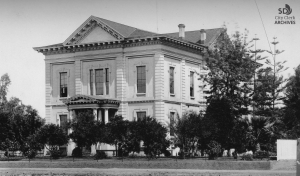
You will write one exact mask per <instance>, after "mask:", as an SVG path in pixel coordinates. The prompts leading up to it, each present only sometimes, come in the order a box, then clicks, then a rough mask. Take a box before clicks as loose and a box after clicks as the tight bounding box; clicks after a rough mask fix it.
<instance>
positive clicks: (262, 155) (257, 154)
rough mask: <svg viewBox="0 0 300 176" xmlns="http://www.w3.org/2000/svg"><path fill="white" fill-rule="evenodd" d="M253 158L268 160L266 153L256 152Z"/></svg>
mask: <svg viewBox="0 0 300 176" xmlns="http://www.w3.org/2000/svg"><path fill="white" fill-rule="evenodd" d="M253 158H259V159H263V158H269V153H268V152H267V151H256V152H255V154H254V155H253Z"/></svg>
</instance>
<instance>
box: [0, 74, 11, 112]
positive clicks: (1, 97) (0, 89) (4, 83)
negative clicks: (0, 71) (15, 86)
mask: <svg viewBox="0 0 300 176" xmlns="http://www.w3.org/2000/svg"><path fill="white" fill-rule="evenodd" d="M10 83H11V81H10V78H9V76H8V74H7V73H6V74H4V75H2V76H1V78H0V110H1V104H3V103H5V102H6V101H7V98H6V95H7V92H8V87H9V85H10Z"/></svg>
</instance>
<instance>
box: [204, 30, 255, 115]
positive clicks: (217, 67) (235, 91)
mask: <svg viewBox="0 0 300 176" xmlns="http://www.w3.org/2000/svg"><path fill="white" fill-rule="evenodd" d="M249 47H250V43H246V42H245V38H244V37H243V36H242V35H241V34H240V33H239V32H236V33H235V34H234V35H233V36H232V38H229V37H228V36H227V35H225V33H224V34H222V36H221V37H219V39H218V41H217V44H216V46H215V48H214V49H213V50H209V51H208V53H207V59H206V63H207V66H208V68H209V70H210V71H209V73H208V76H207V77H205V78H204V80H205V81H206V82H207V83H208V84H209V85H210V91H209V93H210V96H209V97H208V98H207V100H208V103H209V104H210V103H211V102H212V101H215V100H222V99H223V100H227V101H228V102H229V105H230V109H231V110H232V112H231V114H230V115H231V116H232V118H238V117H241V115H244V114H248V108H247V107H248V106H249V105H250V103H251V99H250V97H249V96H248V95H249V93H251V92H252V89H251V86H249V85H248V84H247V82H248V81H250V79H251V78H252V77H253V73H254V71H255V69H256V68H257V67H258V64H257V63H255V62H253V60H252V58H253V55H252V56H250V55H249V54H248V53H249Z"/></svg>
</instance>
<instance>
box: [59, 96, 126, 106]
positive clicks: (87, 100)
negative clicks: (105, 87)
mask: <svg viewBox="0 0 300 176" xmlns="http://www.w3.org/2000/svg"><path fill="white" fill-rule="evenodd" d="M64 103H65V104H66V105H79V104H115V105H119V104H120V100H117V99H112V98H107V97H103V96H98V95H81V94H77V95H74V96H72V97H70V98H68V99H66V100H64Z"/></svg>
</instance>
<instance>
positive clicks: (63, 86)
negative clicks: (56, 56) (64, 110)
mask: <svg viewBox="0 0 300 176" xmlns="http://www.w3.org/2000/svg"><path fill="white" fill-rule="evenodd" d="M67 96H68V83H67V72H62V73H60V97H67Z"/></svg>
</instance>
